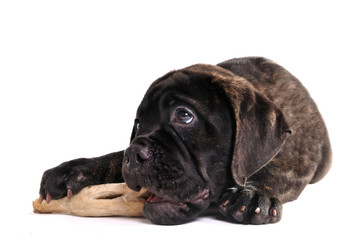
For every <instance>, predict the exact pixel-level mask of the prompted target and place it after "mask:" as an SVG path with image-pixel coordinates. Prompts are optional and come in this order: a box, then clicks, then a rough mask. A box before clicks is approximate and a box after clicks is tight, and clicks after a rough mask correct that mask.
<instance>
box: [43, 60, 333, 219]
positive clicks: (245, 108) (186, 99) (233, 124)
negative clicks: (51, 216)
mask: <svg viewBox="0 0 361 240" xmlns="http://www.w3.org/2000/svg"><path fill="white" fill-rule="evenodd" d="M331 159H332V153H331V147H330V142H329V138H328V133H327V129H326V127H325V124H324V122H323V119H322V117H321V115H320V113H319V111H318V109H317V106H316V104H315V103H314V101H313V100H312V99H311V97H310V95H309V93H308V92H307V90H306V89H305V88H304V87H303V86H302V84H301V83H300V82H299V81H298V80H297V79H296V78H295V77H294V76H292V75H291V74H290V73H289V72H288V71H286V70H285V69H284V68H282V67H281V66H279V65H277V64H275V63H274V62H272V61H270V60H267V59H264V58H256V57H249V58H238V59H231V60H228V61H225V62H222V63H220V64H218V65H217V66H213V65H205V64H197V65H193V66H190V67H187V68H184V69H181V70H177V71H172V72H169V73H168V74H166V75H165V76H163V77H161V78H159V79H158V80H156V81H155V82H153V84H152V85H151V86H150V88H149V89H148V91H147V92H146V94H145V96H144V99H143V100H142V102H141V104H140V106H139V108H138V111H137V115H136V119H135V122H134V127H133V133H132V136H131V142H130V146H129V147H128V148H127V149H126V150H125V151H120V152H115V153H111V154H108V155H105V156H102V157H98V158H92V159H85V158H82V159H76V160H72V161H68V162H65V163H63V164H61V165H59V166H58V167H55V168H52V169H49V170H47V171H46V172H45V173H44V175H43V177H42V181H41V186H40V198H41V199H44V198H45V199H46V200H47V201H48V202H49V201H51V199H59V198H61V197H64V196H66V195H68V196H69V197H70V196H72V194H76V193H78V192H79V191H80V190H81V189H82V188H83V187H85V186H89V185H95V184H102V183H113V182H123V181H125V182H126V183H127V185H128V186H129V187H130V188H131V189H133V190H140V188H141V187H145V188H146V189H148V191H149V192H150V193H151V196H150V197H149V198H148V200H147V202H146V204H145V206H144V210H143V214H144V216H145V217H147V218H148V219H149V220H150V221H152V222H154V223H156V224H181V223H185V222H189V221H191V220H193V219H195V218H196V217H197V216H199V215H200V214H202V213H203V212H204V211H205V210H206V209H208V208H209V207H210V206H211V205H214V204H216V205H217V206H218V208H219V212H220V213H221V214H222V215H224V216H225V217H226V218H227V219H229V220H230V221H236V222H240V223H245V224H264V223H274V222H278V221H279V220H280V219H281V215H282V204H283V203H285V202H288V201H292V200H295V199H297V197H298V196H299V194H300V193H301V192H302V190H303V189H304V188H305V186H306V185H307V184H309V183H315V182H317V181H319V180H320V179H321V178H323V177H324V176H325V175H326V173H327V172H328V170H329V168H330V166H331Z"/></svg>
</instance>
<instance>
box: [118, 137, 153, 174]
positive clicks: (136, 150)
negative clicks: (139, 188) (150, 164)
mask: <svg viewBox="0 0 361 240" xmlns="http://www.w3.org/2000/svg"><path fill="white" fill-rule="evenodd" d="M152 156H153V152H152V151H151V150H150V148H149V146H148V145H146V144H134V143H133V144H132V145H131V146H130V147H129V148H128V149H127V150H126V153H125V159H124V161H125V164H126V166H127V167H128V168H138V167H139V166H140V165H141V164H143V163H144V162H146V161H148V160H149V159H150V158H151V157H152Z"/></svg>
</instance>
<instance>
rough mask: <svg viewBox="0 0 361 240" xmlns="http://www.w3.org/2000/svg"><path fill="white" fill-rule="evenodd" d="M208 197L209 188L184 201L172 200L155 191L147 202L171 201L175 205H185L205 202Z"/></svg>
mask: <svg viewBox="0 0 361 240" xmlns="http://www.w3.org/2000/svg"><path fill="white" fill-rule="evenodd" d="M208 198H209V190H208V189H205V190H203V191H202V192H201V193H199V194H198V195H197V196H196V197H195V198H192V199H185V200H184V201H182V202H175V201H172V200H168V199H166V198H163V197H161V196H158V195H156V194H154V193H151V195H150V196H149V198H148V199H147V202H149V203H170V204H174V205H185V204H186V203H193V204H197V203H200V202H203V201H205V200H207V199H208Z"/></svg>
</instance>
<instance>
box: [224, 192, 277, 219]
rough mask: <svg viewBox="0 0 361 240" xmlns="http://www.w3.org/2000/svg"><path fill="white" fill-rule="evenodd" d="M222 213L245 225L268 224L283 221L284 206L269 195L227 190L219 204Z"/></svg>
mask: <svg viewBox="0 0 361 240" xmlns="http://www.w3.org/2000/svg"><path fill="white" fill-rule="evenodd" d="M219 211H220V213H221V214H222V215H223V216H225V217H227V218H228V219H230V220H232V221H235V222H239V223H244V224H267V223H276V222H279V221H280V220H281V216H282V204H281V202H280V201H279V200H278V199H277V198H274V197H272V196H270V195H269V194H268V193H266V192H263V191H258V190H255V189H249V188H248V189H245V188H242V187H237V188H232V189H229V190H227V191H226V192H225V193H224V194H223V196H222V197H221V199H220V202H219Z"/></svg>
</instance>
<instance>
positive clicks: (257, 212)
mask: <svg viewBox="0 0 361 240" xmlns="http://www.w3.org/2000/svg"><path fill="white" fill-rule="evenodd" d="M254 212H255V213H256V214H257V215H258V214H260V213H261V209H260V208H259V207H258V208H256V210H254Z"/></svg>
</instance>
